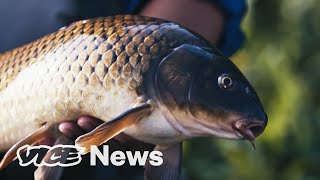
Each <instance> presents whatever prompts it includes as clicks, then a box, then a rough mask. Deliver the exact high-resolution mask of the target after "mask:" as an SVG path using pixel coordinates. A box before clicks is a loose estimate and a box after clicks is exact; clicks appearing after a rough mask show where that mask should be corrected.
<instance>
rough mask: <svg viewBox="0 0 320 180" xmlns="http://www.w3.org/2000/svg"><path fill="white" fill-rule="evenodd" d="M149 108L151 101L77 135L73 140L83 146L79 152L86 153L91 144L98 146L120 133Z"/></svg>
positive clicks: (135, 121) (148, 110) (150, 107)
mask: <svg viewBox="0 0 320 180" xmlns="http://www.w3.org/2000/svg"><path fill="white" fill-rule="evenodd" d="M151 109H152V106H151V103H148V102H147V103H144V104H142V105H140V106H137V107H134V108H132V109H130V110H128V111H126V112H124V113H122V114H121V115H119V116H117V117H116V118H114V119H112V120H111V121H108V122H105V123H103V124H101V125H100V126H98V127H96V128H95V129H94V130H92V131H91V132H89V133H87V134H84V135H82V136H79V137H78V138H77V139H76V141H75V142H76V145H77V146H80V147H83V148H81V151H80V152H81V154H86V153H88V152H89V151H90V146H91V145H97V146H99V145H101V144H103V143H104V142H106V141H108V140H109V139H111V138H113V137H114V136H116V135H118V134H119V133H121V132H122V131H123V130H125V129H126V128H127V127H129V126H130V125H133V124H135V123H137V122H138V121H139V120H140V119H141V118H142V117H143V116H144V115H146V114H147V113H148V112H150V111H151Z"/></svg>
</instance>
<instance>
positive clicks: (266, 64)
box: [184, 0, 320, 180]
mask: <svg viewBox="0 0 320 180" xmlns="http://www.w3.org/2000/svg"><path fill="white" fill-rule="evenodd" d="M243 29H244V31H245V33H246V36H247V42H246V44H245V45H244V47H243V48H242V49H241V50H240V51H239V52H238V53H237V54H236V55H235V56H233V57H231V59H232V60H233V61H234V62H235V63H236V64H237V65H238V66H239V67H240V69H241V70H242V71H243V72H244V74H245V75H246V76H247V78H248V79H249V81H250V82H251V83H252V84H253V86H254V88H255V90H256V91H257V93H258V94H259V96H260V98H261V100H262V103H263V105H264V107H265V109H266V112H267V113H268V116H269V123H268V126H267V128H266V130H265V132H264V133H263V134H262V135H261V136H260V137H259V138H257V140H256V145H257V150H255V151H254V150H252V147H251V146H250V143H249V142H248V141H230V140H225V139H212V138H204V139H195V140H192V141H189V142H187V143H185V145H184V151H185V152H184V153H185V157H184V170H185V173H186V175H187V176H188V177H190V178H189V179H259V180H260V179H290V180H291V179H292V180H296V179H307V180H313V179H320V138H319V135H318V133H319V130H320V120H319V118H320V107H319V105H320V69H319V68H320V51H319V48H320V2H319V1H318V0H303V1H302V0H290V1H289V0H268V1H266V0H265V1H263V0H251V1H249V9H248V14H247V16H246V18H245V20H244V22H243Z"/></svg>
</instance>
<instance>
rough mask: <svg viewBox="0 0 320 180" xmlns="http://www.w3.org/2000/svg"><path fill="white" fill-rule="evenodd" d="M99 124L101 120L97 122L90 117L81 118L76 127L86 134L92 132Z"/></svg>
mask: <svg viewBox="0 0 320 180" xmlns="http://www.w3.org/2000/svg"><path fill="white" fill-rule="evenodd" d="M100 124H102V121H101V120H98V119H96V118H94V117H90V116H81V117H80V118H79V119H78V121H77V125H78V126H79V127H80V128H82V129H83V130H84V131H87V132H89V131H92V130H93V129H94V128H96V127H97V126H99V125H100Z"/></svg>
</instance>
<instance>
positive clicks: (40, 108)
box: [0, 15, 205, 150]
mask: <svg viewBox="0 0 320 180" xmlns="http://www.w3.org/2000/svg"><path fill="white" fill-rule="evenodd" d="M183 43H189V44H198V45H205V42H204V41H203V40H201V39H199V38H198V37H196V36H194V35H193V34H192V33H190V32H189V31H188V30H186V29H184V28H182V27H181V26H179V25H177V24H174V23H171V22H167V21H163V20H159V19H154V18H147V17H141V16H131V15H126V16H114V17H107V18H97V19H92V20H84V21H79V22H76V23H73V24H71V25H70V26H69V27H65V28H61V29H60V30H59V31H57V32H55V33H52V34H50V35H47V36H45V37H43V38H41V39H39V40H37V41H35V42H32V43H30V44H27V45H25V46H22V47H20V48H17V49H14V50H12V51H8V52H5V53H4V54H1V55H0V107H1V109H0V150H1V149H7V148H9V147H10V146H11V145H12V144H14V143H15V142H16V141H18V140H20V139H22V138H23V137H25V136H26V135H28V134H30V133H32V132H34V131H35V130H36V129H37V128H39V127H40V126H41V125H42V124H44V123H46V122H54V121H58V122H59V121H62V120H72V119H75V118H78V117H79V116H81V115H91V116H95V117H97V118H100V119H102V120H105V121H108V120H110V118H112V117H114V116H116V115H118V114H120V113H122V112H124V111H125V110H127V109H128V108H130V107H132V106H133V104H134V102H135V100H136V98H137V97H138V96H139V95H140V94H139V93H143V92H139V91H141V90H140V89H139V88H140V87H141V85H142V83H143V77H144V74H146V73H147V72H148V70H149V69H151V68H150V67H151V65H153V64H156V63H157V62H159V60H160V59H161V57H163V56H164V55H165V54H166V53H168V52H169V51H170V49H172V48H174V47H177V46H179V45H180V44H183Z"/></svg>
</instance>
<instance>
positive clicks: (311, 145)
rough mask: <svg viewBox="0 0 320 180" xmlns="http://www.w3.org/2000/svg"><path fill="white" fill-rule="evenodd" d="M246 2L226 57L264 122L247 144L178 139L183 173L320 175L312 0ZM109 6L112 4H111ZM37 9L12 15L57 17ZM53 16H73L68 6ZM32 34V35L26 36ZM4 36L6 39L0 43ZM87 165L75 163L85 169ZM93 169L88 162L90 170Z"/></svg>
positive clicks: (319, 25)
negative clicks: (238, 45)
mask: <svg viewBox="0 0 320 180" xmlns="http://www.w3.org/2000/svg"><path fill="white" fill-rule="evenodd" d="M29 1H30V6H32V7H35V9H37V7H38V6H41V4H36V3H35V2H36V1H34V0H29ZM58 1H59V2H60V1H61V0H58ZM3 2H4V3H8V4H10V3H11V4H12V5H10V6H12V7H13V10H15V11H16V12H17V14H18V15H19V16H23V13H24V11H23V9H24V8H23V7H22V8H21V9H17V8H18V6H14V2H15V1H8V0H4V1H3ZM33 2H34V3H33ZM46 2H49V1H46ZM61 2H62V1H61ZM68 2H69V1H68ZM79 2H80V3H85V2H89V1H83V0H81V1H80V0H79ZM94 2H96V1H94ZM105 3H107V1H105ZM248 4H249V9H248V13H247V14H246V17H245V19H244V21H243V24H242V27H243V29H244V32H245V34H246V43H245V44H244V46H243V48H242V49H241V50H240V51H238V52H237V53H236V54H235V55H234V56H233V57H231V59H232V60H233V61H234V62H235V63H236V64H237V65H238V66H239V67H240V69H241V70H242V71H243V72H244V74H245V75H246V76H247V78H248V79H249V80H250V82H251V83H252V84H253V86H254V88H255V90H256V91H257V93H258V94H259V96H260V97H261V100H262V103H263V104H264V106H265V108H266V112H267V113H268V116H269V124H268V126H267V128H266V130H265V132H264V133H263V134H262V135H261V136H260V137H259V138H258V139H257V140H256V146H257V149H256V150H255V151H254V150H253V149H252V147H251V145H250V143H249V142H246V141H230V140H224V139H212V138H201V139H194V140H191V141H188V142H186V143H185V144H184V160H183V161H184V162H183V171H184V173H186V175H187V177H189V179H191V180H199V179H203V180H211V179H230V180H233V179H240V180H241V179H246V180H247V179H249V180H250V179H262V180H263V179H291V180H300V179H305V180H316V179H320V138H319V135H318V133H319V132H320V121H319V117H320V107H319V105H320V69H318V68H320V51H319V48H320V46H319V42H320V2H319V0H304V1H302V0H291V1H288V0H268V1H263V0H248ZM82 5H83V6H82V7H88V6H95V7H96V11H95V13H96V14H99V15H100V16H101V14H102V13H103V12H104V11H105V10H104V9H103V8H101V7H100V6H96V5H95V4H94V3H90V2H89V3H87V4H82ZM4 7H5V6H3V8H4ZM14 8H16V9H14ZM109 8H110V10H109V11H112V7H109ZM65 9H66V10H65V11H66V12H73V11H81V12H85V8H84V9H74V8H73V7H71V5H70V7H69V6H67V5H66V6H65ZM42 10H43V11H45V12H47V13H46V14H47V15H48V17H42V18H45V19H48V21H38V22H36V21H35V22H31V21H27V22H19V23H32V24H33V25H34V26H32V28H37V27H38V26H39V27H48V30H47V31H44V32H41V33H43V34H46V33H49V32H50V31H51V30H50V29H52V28H58V27H61V26H62V25H63V24H62V23H61V25H60V24H59V23H55V27H51V26H52V23H50V18H52V17H53V16H52V14H55V13H56V12H55V11H56V9H55V6H54V5H52V6H49V9H42ZM3 12H5V11H4V9H1V7H0V20H1V21H2V22H3V21H5V20H3V18H8V20H10V17H8V16H6V15H5V14H3ZM124 13H126V12H124ZM102 15H103V14H102ZM60 16H61V17H62V18H64V19H66V18H70V19H72V18H73V17H72V16H71V15H69V14H60ZM1 18H2V19H1ZM38 18H41V17H38ZM30 19H35V18H30ZM39 22H45V23H47V24H40V23H39ZM16 24H18V23H16ZM14 25H15V23H13V25H12V26H13V27H12V28H11V29H6V30H3V31H2V32H8V31H11V34H14V33H12V31H18V30H19V31H21V30H20V29H18V27H14ZM6 27H7V26H6V25H3V24H2V25H1V26H0V28H6ZM26 31H27V30H26ZM28 31H30V30H28ZM31 31H32V29H31ZM35 33H36V32H35ZM8 34H9V33H8ZM0 37H1V38H2V39H0V51H4V50H8V49H10V48H12V47H16V46H18V45H22V44H24V43H26V42H27V40H25V41H24V40H23V39H22V40H21V41H20V42H19V43H20V44H8V43H10V42H11V40H10V39H12V37H10V36H9V35H6V34H2V35H1V36H0ZM38 37H40V36H38V35H37V34H35V35H34V38H38ZM4 42H8V43H6V45H4V44H3V43H4ZM15 168H16V167H15ZM88 170H89V169H85V170H82V171H83V172H85V173H88ZM94 171H95V170H92V168H91V172H93V173H94ZM13 172H15V171H13ZM30 172H31V174H30V177H32V171H30ZM79 173H80V171H79ZM80 174H81V173H80ZM70 175H71V176H72V175H73V176H74V174H70Z"/></svg>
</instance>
